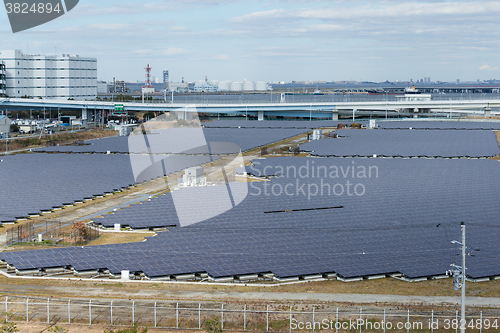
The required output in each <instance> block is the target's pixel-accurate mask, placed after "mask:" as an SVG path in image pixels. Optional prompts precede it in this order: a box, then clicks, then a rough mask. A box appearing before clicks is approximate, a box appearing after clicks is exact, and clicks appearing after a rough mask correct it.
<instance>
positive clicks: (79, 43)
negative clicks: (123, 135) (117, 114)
mask: <svg viewBox="0 0 500 333" xmlns="http://www.w3.org/2000/svg"><path fill="white" fill-rule="evenodd" d="M0 15H2V16H3V19H2V20H0V21H1V23H0V36H1V37H0V38H1V44H2V49H5V50H7V49H20V50H22V51H23V52H24V53H34V54H55V53H69V54H79V55H81V56H83V57H95V58H97V59H98V79H99V80H106V81H110V80H112V78H113V77H116V79H117V80H126V81H131V82H134V81H138V80H141V79H143V78H144V67H146V65H147V64H150V65H151V67H152V68H153V71H152V75H154V76H155V77H157V78H160V77H162V72H163V70H164V69H167V70H169V74H170V80H171V81H181V78H182V77H184V78H185V80H186V81H190V82H193V81H197V80H203V79H204V78H205V76H208V78H209V80H233V81H243V80H244V79H247V80H249V81H266V82H280V81H283V82H290V81H293V80H295V81H373V82H383V81H386V80H389V81H409V80H410V79H413V80H414V81H416V80H420V79H423V78H425V77H431V78H432V81H447V82H456V80H457V79H459V80H460V81H472V82H474V81H477V80H481V81H482V80H490V79H498V78H500V57H498V54H500V23H499V22H498V16H499V15H500V1H480V0H468V1H460V0H457V1H440V0H427V1H410V2H407V1H395V0H386V1H377V2H373V1H367V0H353V1H349V2H347V1H343V0H329V1H326V0H324V1H323V0H312V1H304V0H268V1H265V0H262V1H229V0H206V1H204V0H186V1H172V0H149V1H147V2H137V3H134V2H125V3H124V2H122V1H117V0H102V1H95V0H88V1H81V2H80V4H79V5H78V6H77V7H76V8H75V9H73V10H72V11H71V12H69V13H67V14H66V15H65V16H64V17H61V18H59V19H57V20H54V21H52V22H49V23H47V24H44V25H42V26H39V27H36V28H33V29H31V30H28V31H25V32H20V33H17V34H13V33H12V32H11V29H10V26H9V21H8V18H7V14H6V12H5V11H2V14H0Z"/></svg>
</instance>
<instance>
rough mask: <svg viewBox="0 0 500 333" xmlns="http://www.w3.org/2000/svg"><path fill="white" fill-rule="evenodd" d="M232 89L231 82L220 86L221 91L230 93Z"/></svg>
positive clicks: (222, 83)
mask: <svg viewBox="0 0 500 333" xmlns="http://www.w3.org/2000/svg"><path fill="white" fill-rule="evenodd" d="M230 87H231V81H222V82H219V84H218V88H219V91H229V89H230Z"/></svg>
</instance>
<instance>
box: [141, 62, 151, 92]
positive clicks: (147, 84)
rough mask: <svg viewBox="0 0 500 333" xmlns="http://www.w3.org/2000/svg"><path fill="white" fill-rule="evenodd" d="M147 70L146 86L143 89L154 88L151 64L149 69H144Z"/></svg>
mask: <svg viewBox="0 0 500 333" xmlns="http://www.w3.org/2000/svg"><path fill="white" fill-rule="evenodd" d="M144 69H145V70H146V84H145V85H144V87H143V88H153V86H152V85H151V70H152V68H151V67H149V64H148V67H146V68H144Z"/></svg>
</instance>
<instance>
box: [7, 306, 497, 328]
mask: <svg viewBox="0 0 500 333" xmlns="http://www.w3.org/2000/svg"><path fill="white" fill-rule="evenodd" d="M2 301H3V307H4V311H3V315H4V316H5V317H4V318H3V319H4V320H5V321H6V322H18V323H21V322H25V323H47V324H56V323H59V324H87V325H111V326H117V327H119V326H134V325H135V326H141V327H151V328H152V327H155V328H162V329H183V330H190V329H193V330H201V329H205V330H208V331H210V332H216V331H260V332H299V331H300V332H313V333H314V332H316V331H325V332H327V331H328V332H360V333H362V332H457V333H458V332H459V331H460V322H459V313H458V311H456V310H453V309H449V308H446V309H443V308H442V309H438V310H436V311H434V310H428V309H421V310H418V309H414V310H401V309H399V310H398V309H393V308H389V309H383V308H376V307H371V308H368V309H366V310H364V309H362V308H353V307H346V308H338V307H334V306H331V305H327V304H318V305H311V304H307V305H288V304H276V303H272V304H269V305H262V304H243V305H242V304H231V303H225V304H220V303H207V302H205V303H191V302H190V303H185V302H172V301H146V300H137V301H134V300H103V299H88V300H84V299H66V300H63V299H53V298H49V299H41V298H22V297H5V298H4V299H3V300H2ZM483 311H484V312H483ZM483 311H475V310H469V312H468V313H467V321H466V323H464V325H465V327H466V329H467V332H498V331H499V329H500V328H499V326H500V323H499V321H498V319H497V318H498V316H499V315H500V314H499V311H498V309H484V310H483Z"/></svg>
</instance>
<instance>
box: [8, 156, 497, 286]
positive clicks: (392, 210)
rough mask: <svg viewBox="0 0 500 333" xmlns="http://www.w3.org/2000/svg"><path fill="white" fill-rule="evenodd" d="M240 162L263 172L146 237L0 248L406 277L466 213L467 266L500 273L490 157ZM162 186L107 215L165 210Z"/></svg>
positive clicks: (52, 256) (13, 260) (83, 261)
mask: <svg viewBox="0 0 500 333" xmlns="http://www.w3.org/2000/svg"><path fill="white" fill-rule="evenodd" d="M247 171H248V172H249V173H251V174H254V175H256V176H264V175H268V176H274V177H273V178H272V179H271V180H270V181H266V182H252V183H249V184H248V195H247V197H246V198H245V200H244V201H243V202H242V203H241V204H239V205H237V206H236V207H234V208H233V209H230V210H228V211H226V212H224V213H222V214H220V215H218V216H215V217H212V218H210V219H208V220H206V221H203V222H200V223H197V224H193V225H190V226H188V227H183V228H180V227H173V228H170V229H169V231H166V232H159V233H158V236H156V237H151V238H149V239H148V241H147V242H141V243H133V244H119V245H102V246H92V247H85V248H83V249H82V248H68V249H50V250H42V251H28V252H15V253H5V252H2V253H0V258H1V259H2V260H4V261H6V262H8V263H9V264H11V265H13V266H15V267H16V268H17V269H18V270H28V269H34V268H35V269H36V268H44V267H61V266H71V267H73V268H75V269H76V270H78V271H82V270H94V269H109V270H110V271H111V272H112V273H114V274H118V273H119V272H120V271H121V270H122V269H127V270H130V271H132V272H143V273H145V274H146V275H147V276H149V277H151V278H154V277H163V276H171V275H174V276H175V275H178V274H188V273H200V272H207V273H208V274H210V275H211V276H212V277H215V278H216V277H225V276H237V275H244V274H250V273H266V272H272V273H274V274H275V275H276V276H278V277H291V276H301V275H311V274H321V273H331V272H335V273H337V274H339V276H341V277H344V278H350V277H358V276H370V275H379V274H391V273H398V272H399V273H402V274H404V275H405V276H407V277H410V278H417V277H422V276H434V275H441V274H444V273H445V272H446V271H447V270H448V269H449V268H450V266H449V265H450V264H451V263H454V262H455V261H456V260H457V256H456V253H457V248H456V246H455V245H453V244H451V240H453V239H458V238H459V237H460V227H459V224H460V222H461V221H465V222H466V223H467V225H468V226H469V228H468V234H467V235H468V243H469V244H474V246H475V247H480V248H481V250H482V251H481V252H479V253H478V254H477V255H476V256H475V257H471V258H470V259H469V260H468V262H469V264H468V267H469V269H468V275H469V276H471V277H473V278H479V277H485V276H500V267H498V266H497V265H492V264H491V263H492V262H496V261H498V259H499V257H498V256H499V253H500V251H499V250H500V243H498V241H497V239H498V236H499V229H498V226H497V225H496V223H495V220H496V219H497V217H498V216H499V213H500V206H499V205H498V204H497V203H498V202H499V200H500V191H499V189H500V168H499V164H498V162H497V161H492V160H467V159H457V160H444V159H363V158H352V159H344V158H293V157H283V158H269V159H262V160H255V161H254V162H253V165H252V166H249V167H247ZM183 190H184V189H181V190H179V191H183ZM187 190H190V191H191V192H193V195H194V196H193V198H194V199H193V201H194V202H196V203H197V204H196V206H197V207H202V206H203V205H209V204H210V203H211V202H212V200H213V197H210V196H207V195H196V193H194V192H196V191H198V190H199V191H206V190H207V188H203V187H201V188H190V189H187ZM168 196H169V194H166V195H164V196H159V197H157V198H153V199H151V201H148V202H145V203H143V204H138V205H132V207H127V208H126V209H124V210H122V211H121V212H117V213H116V214H114V215H115V217H114V218H113V219H116V221H120V220H122V219H123V220H122V221H125V220H127V219H130V220H132V219H137V220H147V219H148V218H149V217H150V216H158V214H159V215H160V216H161V215H162V214H171V211H172V208H174V207H173V206H172V202H171V201H170V199H169V198H168ZM146 205H147V207H148V209H144V207H146ZM155 214H156V215H155ZM125 216H127V217H125ZM172 221H174V220H170V221H165V223H172ZM438 225H440V226H439V227H438Z"/></svg>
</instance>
